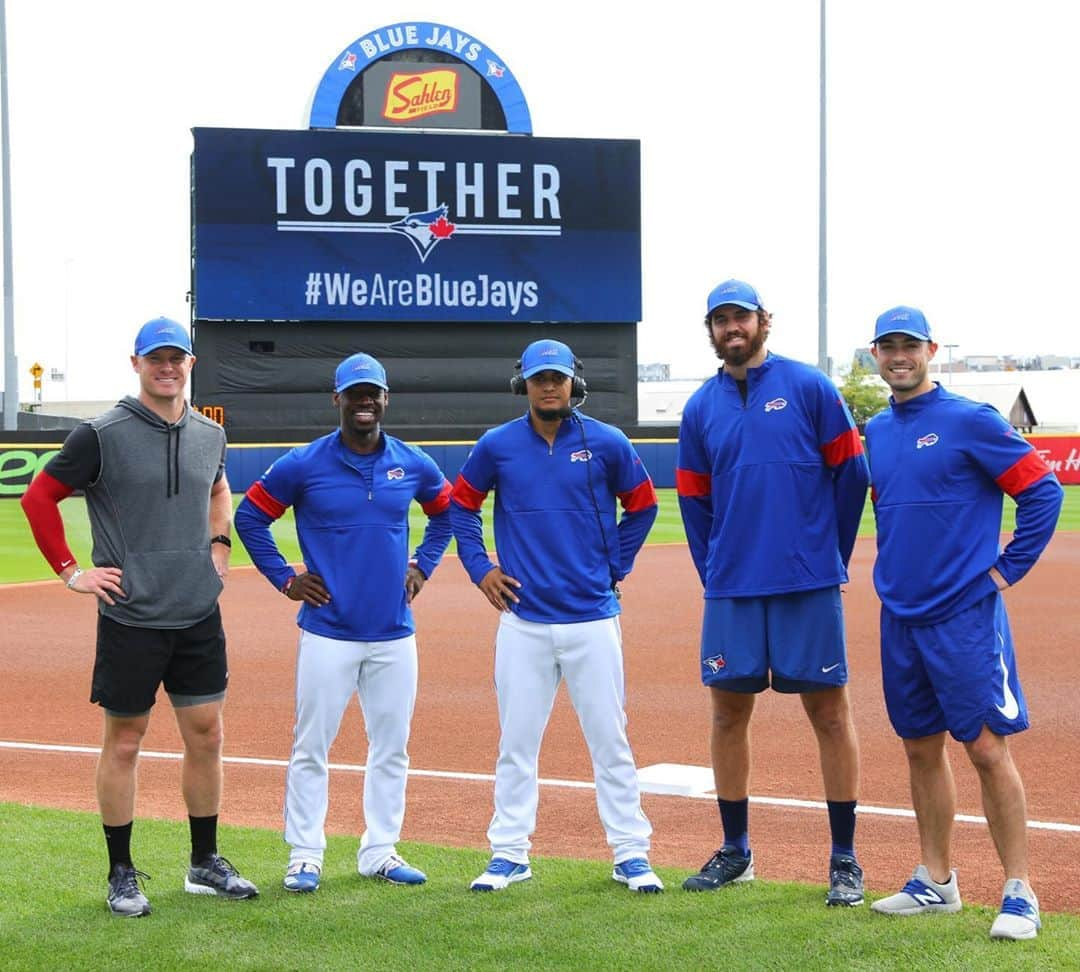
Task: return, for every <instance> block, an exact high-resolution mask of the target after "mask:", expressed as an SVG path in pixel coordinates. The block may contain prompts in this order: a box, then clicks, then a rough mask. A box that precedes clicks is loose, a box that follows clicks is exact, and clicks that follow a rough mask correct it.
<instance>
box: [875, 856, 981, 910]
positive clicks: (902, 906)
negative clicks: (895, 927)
mask: <svg viewBox="0 0 1080 972" xmlns="http://www.w3.org/2000/svg"><path fill="white" fill-rule="evenodd" d="M870 907H871V909H872V910H874V911H876V912H878V914H882V915H905V916H909V915H929V914H933V913H934V912H935V911H937V912H945V913H947V914H953V913H955V912H957V911H959V910H960V908H961V905H960V885H959V883H958V882H957V880H956V871H950V872H949V880H948V881H946V882H945V883H944V884H938V883H937V881H935V880H934V879H933V878H932V877H930V872H929V871H928V870H927V869H926V865H925V864H920V865H919V866H918V867H917V868H915V873H914V874H913V875H912V876H911V880H910V881H908V883H907V884H905V885H904V886H903V888H901V889H900V891H899V893H897V894H893V895H890V896H889V897H888V898H881V899H880V900H878V901H875V902H874V903H873V904H871V905H870Z"/></svg>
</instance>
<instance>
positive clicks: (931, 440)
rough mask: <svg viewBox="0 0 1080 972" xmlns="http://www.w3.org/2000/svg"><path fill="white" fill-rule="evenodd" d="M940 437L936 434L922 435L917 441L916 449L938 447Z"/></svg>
mask: <svg viewBox="0 0 1080 972" xmlns="http://www.w3.org/2000/svg"><path fill="white" fill-rule="evenodd" d="M937 442H938V437H937V433H936V432H931V433H930V434H929V435H921V436H919V438H917V439H916V440H915V448H916V449H921V448H922V447H923V446H932V445H937Z"/></svg>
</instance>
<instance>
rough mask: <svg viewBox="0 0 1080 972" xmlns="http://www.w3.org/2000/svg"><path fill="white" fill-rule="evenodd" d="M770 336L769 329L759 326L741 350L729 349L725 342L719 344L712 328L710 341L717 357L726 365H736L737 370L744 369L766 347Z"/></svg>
mask: <svg viewBox="0 0 1080 972" xmlns="http://www.w3.org/2000/svg"><path fill="white" fill-rule="evenodd" d="M768 336H769V331H768V328H764V327H762V326H761V325H760V324H758V327H757V329H756V330H755V332H754V334H753V336H752V337H750V338H749V340H747V342H746V343H745V344H744V345H743V346H742V347H741V348H728V347H727V346H726V343H725V342H723V341H721V342H720V343H719V344H718V343H717V341H716V338H715V336H714V335H713V333H712V329H711V328H710V330H709V340H710V341H711V342H712V346H713V350H714V351H715V352H716V356H717V357H718V358H719V359H720V360H721V361H723V362H724V364H729V365H734V366H735V367H736V368H739V367H742V365H744V364H746V362H747V361H749V360H750V359H751V358H753V357H754V355H755V354H757V353H758V352H759V351H760V350H761V349H762V348H763V347H765V339H766V338H767V337H768Z"/></svg>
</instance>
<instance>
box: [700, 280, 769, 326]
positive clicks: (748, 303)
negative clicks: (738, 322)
mask: <svg viewBox="0 0 1080 972" xmlns="http://www.w3.org/2000/svg"><path fill="white" fill-rule="evenodd" d="M724 304H734V305H735V306H736V307H742V308H745V309H746V310H752V311H756V310H761V298H760V297H759V296H758V292H757V291H756V290H754V288H753V287H751V286H750V284H748V283H744V282H743V281H742V280H725V281H724V282H723V283H721V284H717V285H716V286H715V287H713V289H712V291H711V292H710V293H709V300H708V302H707V306H706V310H705V316H706V317H708V316H709V315H710V314H711V313H712V312H713V311H714V310H716V308H717V307H722V306H723V305H724Z"/></svg>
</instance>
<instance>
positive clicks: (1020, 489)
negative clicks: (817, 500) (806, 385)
mask: <svg viewBox="0 0 1080 972" xmlns="http://www.w3.org/2000/svg"><path fill="white" fill-rule="evenodd" d="M866 446H867V451H868V452H869V454H870V464H871V469H872V471H873V476H874V489H873V493H872V495H873V499H874V514H875V516H876V517H877V543H878V557H877V563H876V564H875V565H874V586H875V587H876V588H877V592H878V596H879V597H880V598H881V601H882V603H883V604H884V605H885V607H886V608H887V609H888V610H889V611H891V612H892V613H893V614H895V615H896V616H897V617H899V618H901V619H903V620H904V621H906V622H908V623H909V624H913V623H914V624H935V623H937V622H938V621H942V620H944V619H946V618H949V617H951V616H952V615H954V614H958V613H959V612H960V611H962V610H964V609H965V608H967V607H970V606H971V605H972V604H974V603H975V602H976V601H979V600H981V599H982V598H984V597H986V596H987V595H988V594H991V593H993V592H994V591H995V590H996V589H997V588H996V586H995V584H994V581H993V579H992V578H991V577H990V574H989V573H988V571H989V570H990V568H991V567H996V568H997V569H998V571H999V572H1000V573H1001V576H1002V577H1004V578H1005V580H1006V581H1008V582H1009V583H1010V584H1015V583H1016V582H1017V581H1018V580H1020V578H1022V577H1023V576H1024V575H1025V574H1026V573H1027V572H1028V571H1029V570H1030V569H1031V567H1032V565H1033V564H1034V563H1035V561H1036V560H1037V559H1038V557H1039V554H1041V553H1042V551H1043V549H1044V548H1045V547H1046V545H1047V543H1049V542H1050V538H1051V537H1052V536H1053V533H1054V527H1055V525H1056V524H1057V518H1058V513H1059V512H1060V510H1061V503H1062V500H1063V498H1064V491H1063V490H1062V488H1061V484H1060V483H1058V481H1057V478H1056V477H1055V476H1054V474H1053V473H1052V472H1051V471H1050V467H1049V466H1047V465H1046V463H1045V462H1044V461H1043V459H1042V458H1040V456H1039V454H1038V453H1037V452H1036V451H1035V450H1034V449H1033V448H1032V447H1031V445H1030V443H1028V442H1027V441H1026V440H1025V439H1024V438H1023V436H1021V435H1020V433H1019V432H1017V431H1016V430H1015V429H1013V428H1012V427H1011V426H1010V425H1009V423H1008V422H1006V421H1005V419H1003V418H1002V417H1001V415H999V414H998V412H997V411H995V409H994V408H993V407H992V406H990V405H982V404H979V403H976V402H973V401H970V400H969V399H967V398H961V397H960V396H959V395H954V394H952V393H951V392H948V391H946V390H945V389H944V388H942V387H941V386H940V385H936V384H935V386H934V389H933V391H929V392H927V393H926V394H924V395H919V396H917V397H915V398H912V399H910V400H909V401H906V402H896V401H892V407H891V408H889V409H887V410H886V411H884V412H881V413H880V414H878V415H875V416H874V417H873V418H872V419H871V420H870V422H869V423H868V424H867V426H866ZM1005 493H1008V494H1009V495H1010V496H1011V497H1012V498H1013V499H1014V500H1016V504H1017V508H1016V532H1015V533H1014V534H1013V538H1012V540H1011V542H1010V543H1009V545H1008V546H1007V547H1006V548H1005V549H1004V551H1002V550H1001V545H1000V538H1001V505H1002V496H1003V494H1005Z"/></svg>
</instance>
